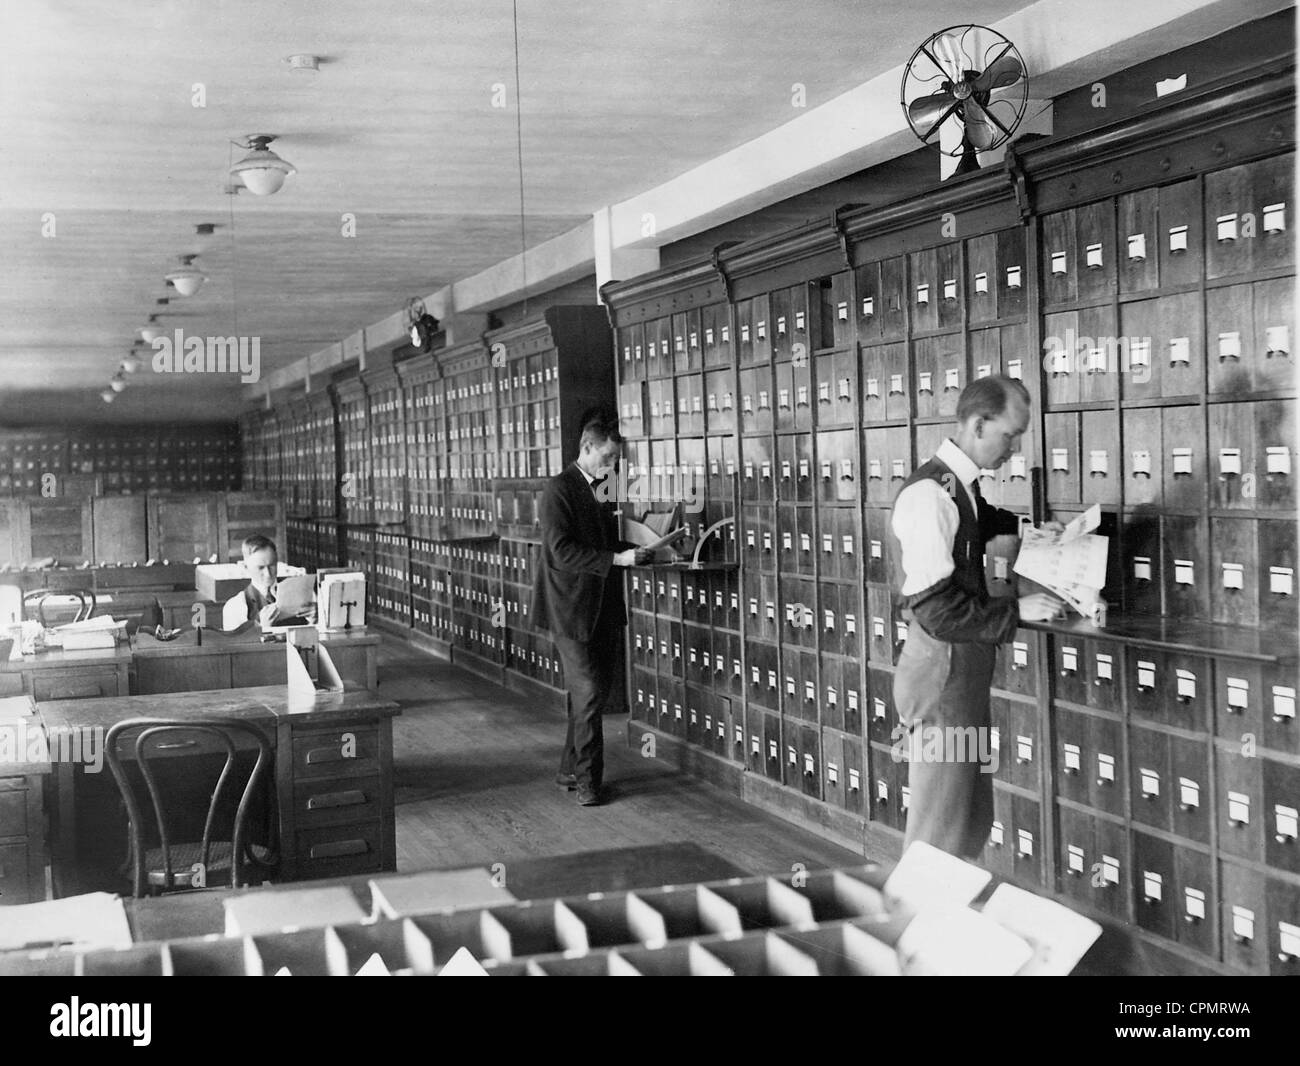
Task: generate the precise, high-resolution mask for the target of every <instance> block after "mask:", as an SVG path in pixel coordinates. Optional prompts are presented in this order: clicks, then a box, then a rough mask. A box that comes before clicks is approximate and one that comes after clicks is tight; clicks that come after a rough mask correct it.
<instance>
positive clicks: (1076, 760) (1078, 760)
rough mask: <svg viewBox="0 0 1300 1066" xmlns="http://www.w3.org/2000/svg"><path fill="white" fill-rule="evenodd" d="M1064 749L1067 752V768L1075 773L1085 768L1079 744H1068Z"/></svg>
mask: <svg viewBox="0 0 1300 1066" xmlns="http://www.w3.org/2000/svg"><path fill="white" fill-rule="evenodd" d="M1063 750H1064V752H1065V768H1066V769H1067V770H1073V771H1074V772H1075V773H1078V772H1079V771H1080V770H1081V769H1083V761H1082V753H1081V752H1080V749H1079V745H1078V744H1066V745H1065V746H1064V749H1063Z"/></svg>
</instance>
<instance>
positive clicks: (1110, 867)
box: [1101, 855, 1119, 885]
mask: <svg viewBox="0 0 1300 1066" xmlns="http://www.w3.org/2000/svg"><path fill="white" fill-rule="evenodd" d="M1101 876H1102V880H1103V881H1105V882H1106V884H1108V885H1117V884H1119V859H1117V858H1115V856H1113V855H1103V856H1102V857H1101Z"/></svg>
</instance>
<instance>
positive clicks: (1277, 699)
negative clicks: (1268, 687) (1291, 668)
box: [1273, 685, 1295, 722]
mask: <svg viewBox="0 0 1300 1066" xmlns="http://www.w3.org/2000/svg"><path fill="white" fill-rule="evenodd" d="M1273 717H1274V718H1276V719H1277V720H1278V721H1279V722H1280V721H1282V720H1283V719H1290V720H1292V721H1294V720H1295V689H1294V688H1291V687H1289V686H1287V685H1274V686H1273Z"/></svg>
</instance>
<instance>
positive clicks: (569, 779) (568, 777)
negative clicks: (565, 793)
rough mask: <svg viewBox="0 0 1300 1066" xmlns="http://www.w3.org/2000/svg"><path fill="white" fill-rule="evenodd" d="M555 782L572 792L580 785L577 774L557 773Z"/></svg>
mask: <svg viewBox="0 0 1300 1066" xmlns="http://www.w3.org/2000/svg"><path fill="white" fill-rule="evenodd" d="M555 783H556V785H557V786H559V787H560V788H565V789H568V790H569V791H570V792H572V791H573V790H574V789H575V788H577V787H578V775H577V774H556V775H555Z"/></svg>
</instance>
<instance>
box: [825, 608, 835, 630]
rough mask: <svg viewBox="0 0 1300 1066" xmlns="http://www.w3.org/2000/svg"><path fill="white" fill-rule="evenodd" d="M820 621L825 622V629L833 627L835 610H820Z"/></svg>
mask: <svg viewBox="0 0 1300 1066" xmlns="http://www.w3.org/2000/svg"><path fill="white" fill-rule="evenodd" d="M822 621H823V623H824V624H825V626H826V628H827V629H834V628H835V612H834V611H826V610H824V611H823V612H822Z"/></svg>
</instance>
